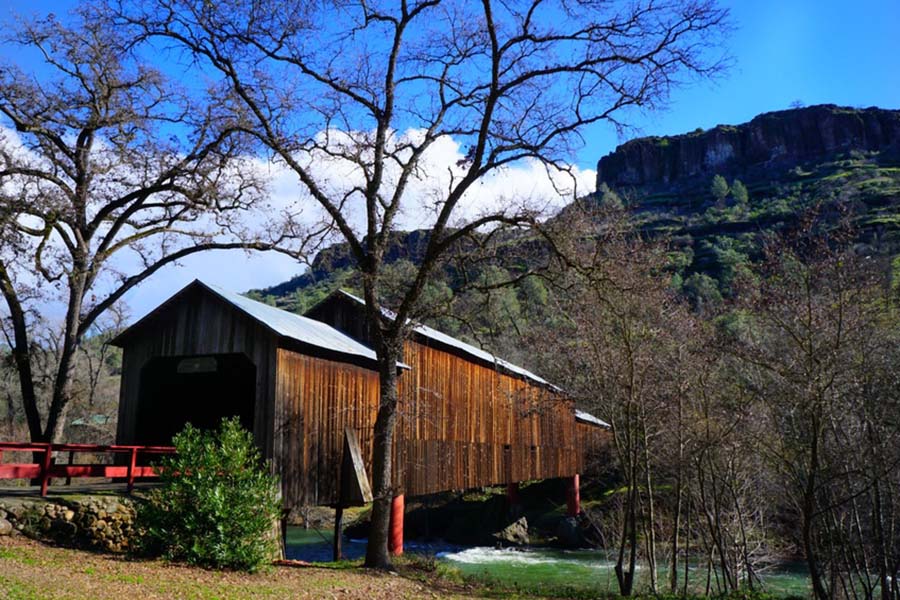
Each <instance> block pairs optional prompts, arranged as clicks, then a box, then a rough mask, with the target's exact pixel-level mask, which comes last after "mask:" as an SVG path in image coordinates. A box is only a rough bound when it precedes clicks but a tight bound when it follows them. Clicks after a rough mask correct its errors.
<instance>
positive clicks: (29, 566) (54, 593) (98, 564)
mask: <svg viewBox="0 0 900 600" xmlns="http://www.w3.org/2000/svg"><path fill="white" fill-rule="evenodd" d="M461 597H466V598H472V597H473V596H471V595H469V594H467V593H466V591H465V590H464V589H462V588H459V589H454V588H452V587H447V586H441V587H435V586H434V585H432V584H429V583H422V582H420V581H416V580H415V579H410V578H406V577H403V576H401V575H396V574H382V573H373V572H369V571H365V570H362V569H320V568H303V569H297V568H287V567H279V568H272V569H270V570H269V571H267V572H264V573H258V574H254V575H247V574H243V573H234V572H220V571H206V570H202V569H197V568H192V567H187V566H182V565H173V564H169V563H165V562H162V561H149V560H148V561H134V560H128V559H125V558H122V557H118V556H111V555H105V554H93V553H89V552H82V551H77V550H69V549H64V548H56V547H51V546H46V545H43V544H39V543H37V542H34V541H31V540H27V539H24V538H21V537H17V538H9V537H6V538H0V598H3V599H4V600H7V599H8V600H38V599H40V600H44V599H47V600H51V599H53V600H56V599H60V600H62V599H64V600H129V599H132V598H136V599H140V600H155V599H161V598H178V599H185V600H213V599H229V600H231V599H241V598H279V599H282V598H284V599H287V598H341V599H359V600H378V599H382V598H383V599H391V600H394V599H401V598H440V599H449V598H461Z"/></svg>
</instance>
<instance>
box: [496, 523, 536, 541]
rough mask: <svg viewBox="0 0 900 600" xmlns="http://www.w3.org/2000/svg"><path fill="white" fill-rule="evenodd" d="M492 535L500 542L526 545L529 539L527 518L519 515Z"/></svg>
mask: <svg viewBox="0 0 900 600" xmlns="http://www.w3.org/2000/svg"><path fill="white" fill-rule="evenodd" d="M493 537H494V539H495V540H496V541H498V542H500V543H501V544H508V545H513V546H527V545H528V543H529V541H530V540H529V538H528V519H526V518H525V517H521V518H520V519H518V520H516V521H513V522H512V523H510V524H509V525H507V526H506V527H504V528H503V529H501V530H500V531H498V532H497V533H495V534H494V536H493Z"/></svg>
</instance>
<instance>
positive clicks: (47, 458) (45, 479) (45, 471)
mask: <svg viewBox="0 0 900 600" xmlns="http://www.w3.org/2000/svg"><path fill="white" fill-rule="evenodd" d="M51 464H53V446H51V445H50V444H47V449H46V450H45V451H44V462H43V463H41V496H42V497H43V496H46V495H47V487H48V486H49V485H50V465H51Z"/></svg>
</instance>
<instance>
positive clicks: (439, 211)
mask: <svg viewBox="0 0 900 600" xmlns="http://www.w3.org/2000/svg"><path fill="white" fill-rule="evenodd" d="M112 4H113V10H112V11H111V12H112V13H115V14H117V15H118V22H119V23H120V24H121V23H125V24H127V25H130V26H133V27H134V28H135V31H136V32H137V33H136V38H137V39H150V40H158V39H159V37H160V36H161V37H163V38H165V39H167V40H170V41H174V42H176V43H177V44H178V45H179V46H180V47H181V48H187V49H188V50H189V51H190V52H191V53H192V57H193V58H194V59H195V60H197V61H201V62H202V69H204V71H203V72H204V73H210V72H216V73H218V74H219V75H220V76H221V80H222V81H223V82H224V83H225V84H226V85H227V88H228V94H229V97H232V98H235V99H237V101H238V102H239V103H240V104H241V110H242V111H243V112H244V113H245V114H246V115H247V116H249V118H250V122H249V123H248V126H247V131H248V132H250V133H252V134H253V135H254V136H256V137H257V138H258V139H259V140H260V141H261V142H263V143H264V144H266V145H267V146H268V147H269V148H270V149H271V151H272V152H273V154H274V155H275V156H276V157H277V158H278V159H279V160H280V161H281V162H283V163H284V164H285V165H286V166H287V167H289V168H290V169H291V170H292V171H293V172H294V173H296V175H297V176H298V178H299V179H300V181H301V182H302V184H303V186H304V188H305V190H306V192H307V193H308V195H309V197H310V198H311V199H312V200H313V201H314V202H315V203H317V204H318V206H320V207H321V209H322V210H323V212H324V214H325V220H324V222H325V223H326V224H328V225H330V226H333V227H334V228H335V231H336V232H337V234H338V235H339V236H340V237H341V238H343V239H344V240H345V241H346V243H347V244H348V245H349V246H350V249H351V251H352V254H353V257H354V259H355V261H356V264H357V266H358V268H359V269H360V271H361V272H362V275H363V288H364V296H365V300H366V306H367V308H366V310H367V316H368V318H369V321H370V323H371V328H372V338H373V339H374V345H375V350H376V352H377V355H378V361H379V376H380V382H381V388H380V389H381V392H380V393H381V400H380V408H379V411H378V416H377V420H376V424H375V436H374V442H373V443H374V464H373V474H372V477H373V493H374V496H375V504H374V509H373V517H372V527H371V531H370V536H369V546H368V551H367V557H366V564H367V565H368V566H370V567H377V568H387V567H389V566H390V559H389V556H388V552H387V529H388V518H389V507H390V500H391V496H392V494H393V493H394V492H395V490H394V486H393V482H392V465H391V447H392V444H393V439H394V423H395V420H396V409H397V372H396V364H397V361H398V360H400V358H401V352H402V347H403V344H402V342H403V339H404V336H405V335H407V330H408V319H409V318H412V317H414V316H415V315H416V310H417V304H418V302H419V300H420V297H421V294H422V291H423V289H424V288H425V286H426V284H427V283H428V282H429V280H430V279H431V278H432V276H433V273H434V271H435V269H436V267H437V266H438V265H439V264H440V263H441V261H442V259H443V257H444V256H445V254H446V253H447V252H448V250H449V249H451V248H453V247H454V245H455V244H456V243H457V242H458V241H459V240H461V239H463V238H464V237H465V236H467V235H469V234H471V233H473V232H476V231H479V230H483V229H485V228H491V227H494V228H497V227H503V226H517V225H519V224H521V223H524V222H528V221H530V220H532V219H533V218H534V217H535V214H534V211H533V210H530V209H529V207H523V206H521V205H518V203H512V205H510V206H507V207H504V208H501V209H496V210H490V211H487V212H484V213H481V214H477V215H474V216H473V215H471V214H469V215H466V206H467V199H468V198H470V197H471V194H472V192H473V188H475V187H476V186H478V184H479V182H480V181H482V180H483V179H484V178H485V177H486V176H487V175H489V174H491V173H492V172H495V171H498V170H500V169H504V168H507V167H509V166H511V165H514V164H516V163H517V162H519V161H523V160H535V161H540V162H541V163H543V164H544V165H545V166H546V168H547V169H548V170H549V171H551V172H559V171H562V172H565V171H566V170H567V167H566V166H565V161H566V160H567V159H569V158H570V156H571V151H572V148H573V147H574V145H575V144H578V143H579V142H580V137H579V136H580V135H581V133H582V132H583V131H584V130H585V128H586V127H588V126H590V125H591V124H593V123H598V122H603V121H605V122H608V123H614V124H618V125H620V124H621V119H622V118H623V116H624V113H623V110H624V109H626V108H628V107H639V108H653V107H656V106H657V105H659V104H661V103H662V102H664V101H665V99H666V97H667V95H668V92H669V90H670V88H671V87H672V86H673V85H674V84H676V83H677V82H678V81H679V80H680V79H681V78H682V77H685V76H694V75H699V76H708V75H711V74H714V73H716V72H717V71H718V70H719V69H720V67H721V66H722V63H721V61H720V60H719V57H718V55H717V54H715V45H716V44H717V43H718V41H719V38H720V36H721V34H722V33H723V30H724V28H725V23H724V22H725V17H726V13H725V12H724V11H722V10H720V9H719V8H717V7H716V5H715V4H714V3H713V2H712V1H706V0H699V1H694V0H685V1H675V2H664V3H660V2H655V1H644V0H639V1H637V2H627V3H622V4H615V3H609V2H606V1H580V2H568V1H554V2H542V1H538V0H533V1H531V2H516V3H505V2H504V3H501V2H492V1H491V0H484V1H483V2H480V3H474V2H464V1H442V0H419V1H415V2H406V1H404V2H399V3H394V2H368V1H366V2H362V1H358V2H353V1H351V2H324V3H303V4H300V5H297V6H293V7H291V9H289V10H288V9H286V8H285V6H284V4H283V3H282V2H278V1H276V0H263V1H259V0H253V1H250V0H236V1H233V2H227V3H214V2H203V1H199V0H197V1H195V0H159V1H157V2H154V3H137V2H129V1H127V0H119V1H117V2H112ZM154 43H158V42H154ZM448 140H450V141H455V142H457V143H459V144H461V145H462V147H463V148H465V151H464V152H465V156H464V158H462V159H460V160H459V162H458V163H457V164H456V165H455V167H451V168H450V169H448V170H447V171H446V172H439V173H435V172H430V173H429V172H426V171H425V169H426V161H425V160H424V158H425V157H427V154H428V152H429V149H431V148H434V147H436V146H437V145H438V144H439V143H440V142H442V141H448ZM310 157H319V158H324V159H327V160H328V161H330V164H331V165H336V166H339V167H340V172H341V173H342V176H337V177H336V176H334V175H333V173H331V175H332V176H331V177H329V173H324V172H323V171H322V170H321V169H316V168H314V167H313V166H312V165H314V164H319V165H321V164H322V163H321V161H320V162H318V163H315V162H314V161H311V160H310ZM426 184H427V185H426ZM423 186H425V187H427V188H428V189H427V191H426V192H422V191H421V188H422V187H423ZM413 188H418V189H419V193H413V191H411V190H412V189H413ZM404 211H407V212H409V211H419V212H421V213H422V214H430V215H431V219H430V222H429V223H428V225H427V227H428V229H429V230H430V235H429V236H428V239H427V242H426V244H425V248H424V250H423V252H422V256H421V261H420V262H419V264H418V265H417V266H416V269H417V270H416V273H415V277H413V278H412V281H411V283H409V285H408V286H407V287H406V289H405V290H404V292H403V293H402V294H399V295H398V296H397V299H398V302H397V304H396V305H395V306H394V312H395V317H396V318H391V319H386V318H384V313H383V311H382V304H381V302H382V301H381V299H380V298H381V293H380V292H381V287H382V275H383V266H384V261H385V251H386V248H387V247H388V245H389V243H390V238H391V234H392V232H393V231H394V230H395V229H396V228H397V221H398V218H399V215H400V214H402V213H403V212H404ZM463 217H468V218H465V219H463Z"/></svg>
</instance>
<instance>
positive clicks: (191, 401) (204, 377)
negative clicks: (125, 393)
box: [135, 354, 256, 445]
mask: <svg viewBox="0 0 900 600" xmlns="http://www.w3.org/2000/svg"><path fill="white" fill-rule="evenodd" d="M140 381H141V383H140V394H139V401H138V411H137V423H136V430H135V441H136V443H138V444H146V445H167V444H170V443H171V442H172V436H174V435H175V434H176V433H178V432H179V431H181V430H182V429H183V428H184V426H185V424H186V423H191V424H192V425H193V426H194V427H197V428H200V429H213V428H215V427H217V426H218V424H219V422H220V421H221V420H222V419H223V418H225V417H233V416H236V417H239V418H240V420H241V425H242V426H243V427H244V428H246V429H248V430H250V431H253V409H254V404H255V400H256V393H255V391H256V366H255V365H254V364H253V363H252V362H251V361H250V359H249V358H247V356H245V355H243V354H211V355H205V356H187V357H185V356H179V357H158V358H154V359H152V360H150V361H149V362H148V363H147V364H146V365H145V366H144V368H143V369H141V380H140Z"/></svg>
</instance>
